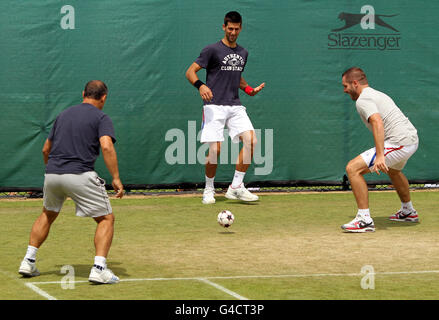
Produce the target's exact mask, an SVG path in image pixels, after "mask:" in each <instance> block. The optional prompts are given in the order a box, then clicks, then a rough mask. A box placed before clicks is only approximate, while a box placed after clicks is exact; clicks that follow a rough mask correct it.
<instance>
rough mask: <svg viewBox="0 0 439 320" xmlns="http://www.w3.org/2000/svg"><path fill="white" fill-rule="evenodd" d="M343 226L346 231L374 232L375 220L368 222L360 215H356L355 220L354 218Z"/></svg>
mask: <svg viewBox="0 0 439 320" xmlns="http://www.w3.org/2000/svg"><path fill="white" fill-rule="evenodd" d="M341 228H342V229H343V230H344V231H345V232H358V233H359V232H374V231H375V225H374V224H373V220H372V219H370V221H369V222H366V221H365V220H364V219H362V218H361V217H360V216H359V215H357V216H356V217H355V219H354V220H352V221H351V222H349V223H346V224H344V225H342V226H341Z"/></svg>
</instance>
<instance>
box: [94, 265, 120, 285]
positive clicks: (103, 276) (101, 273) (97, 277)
mask: <svg viewBox="0 0 439 320" xmlns="http://www.w3.org/2000/svg"><path fill="white" fill-rule="evenodd" d="M88 281H90V282H93V283H100V284H113V283H118V282H119V277H117V276H115V275H114V273H113V271H111V270H110V269H108V268H105V269H104V270H99V269H98V268H96V267H94V266H93V268H91V271H90V276H89V277H88Z"/></svg>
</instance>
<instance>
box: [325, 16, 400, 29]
mask: <svg viewBox="0 0 439 320" xmlns="http://www.w3.org/2000/svg"><path fill="white" fill-rule="evenodd" d="M366 16H369V17H370V16H372V17H373V19H374V23H375V24H377V25H379V26H381V27H385V28H388V29H391V30H393V31H396V32H399V31H398V30H396V29H395V28H394V27H392V26H391V25H389V24H387V23H385V22H384V21H383V20H382V19H381V17H394V16H397V14H392V15H383V14H372V15H371V14H366V13H346V12H341V13H340V14H339V15H338V18H339V19H340V20H342V21H343V20H344V22H345V25H344V26H343V27H341V28H338V29H333V30H332V31H334V32H338V31H342V30H345V29H348V28H351V27H353V26H355V25H357V24H360V23H363V21H364V19H365V18H366Z"/></svg>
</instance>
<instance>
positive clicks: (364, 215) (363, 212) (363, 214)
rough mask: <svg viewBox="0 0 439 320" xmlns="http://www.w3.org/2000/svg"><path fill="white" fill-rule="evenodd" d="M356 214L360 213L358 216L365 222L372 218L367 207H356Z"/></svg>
mask: <svg viewBox="0 0 439 320" xmlns="http://www.w3.org/2000/svg"><path fill="white" fill-rule="evenodd" d="M358 215H360V217H361V218H362V219H363V220H364V221H366V222H370V221H371V220H372V218H371V217H370V211H369V209H358Z"/></svg>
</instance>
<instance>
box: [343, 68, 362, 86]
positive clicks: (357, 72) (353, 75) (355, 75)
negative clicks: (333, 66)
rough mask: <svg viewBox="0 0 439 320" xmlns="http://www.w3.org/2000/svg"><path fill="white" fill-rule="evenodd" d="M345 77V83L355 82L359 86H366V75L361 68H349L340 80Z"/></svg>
mask: <svg viewBox="0 0 439 320" xmlns="http://www.w3.org/2000/svg"><path fill="white" fill-rule="evenodd" d="M345 76H346V81H348V82H352V81H354V80H357V81H358V82H359V83H360V84H367V77H366V74H365V73H364V71H363V70H362V69H361V68H358V67H352V68H349V69H347V70H346V71H345V72H343V74H342V75H341V77H342V78H343V77H345Z"/></svg>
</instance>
